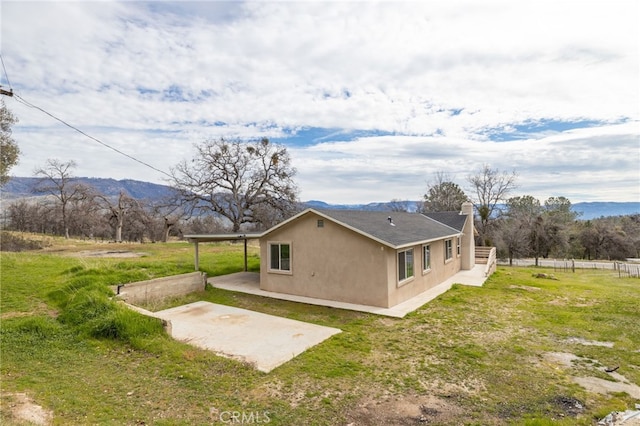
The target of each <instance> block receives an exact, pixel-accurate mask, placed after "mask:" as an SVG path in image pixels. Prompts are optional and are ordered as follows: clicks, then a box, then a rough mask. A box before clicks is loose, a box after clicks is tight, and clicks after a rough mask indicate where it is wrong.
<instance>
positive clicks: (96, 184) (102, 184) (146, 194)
mask: <svg viewBox="0 0 640 426" xmlns="http://www.w3.org/2000/svg"><path fill="white" fill-rule="evenodd" d="M40 181H41V178H35V177H12V178H11V179H10V180H9V182H7V184H6V185H4V186H3V187H2V189H1V190H0V194H2V199H3V200H7V199H15V198H23V197H35V196H38V195H42V194H39V193H37V192H36V191H35V190H34V188H35V186H36V185H37V184H38V183H39V182H40ZM72 181H73V182H79V183H83V184H85V185H88V186H92V187H93V188H95V189H96V191H98V192H100V193H101V194H103V195H106V196H107V197H112V196H118V195H119V194H120V191H124V192H125V193H126V194H127V195H129V196H130V197H132V198H135V199H138V200H154V199H160V198H163V197H165V196H167V195H169V194H170V193H171V187H169V186H167V185H158V184H155V183H150V182H142V181H139V180H131V179H123V180H115V179H102V178H85V177H79V178H74V179H72Z"/></svg>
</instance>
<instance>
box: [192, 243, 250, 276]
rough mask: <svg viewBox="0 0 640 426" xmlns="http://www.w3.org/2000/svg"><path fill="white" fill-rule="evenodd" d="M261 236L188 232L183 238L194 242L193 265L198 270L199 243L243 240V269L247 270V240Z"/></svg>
mask: <svg viewBox="0 0 640 426" xmlns="http://www.w3.org/2000/svg"><path fill="white" fill-rule="evenodd" d="M260 237H262V233H259V234H256V233H253V234H252V233H244V234H190V235H185V236H184V238H186V239H187V240H189V242H190V243H193V244H194V247H195V267H196V271H199V270H200V254H199V249H198V244H199V243H213V242H220V241H239V240H243V241H244V270H245V272H246V271H247V240H256V239H259V238H260Z"/></svg>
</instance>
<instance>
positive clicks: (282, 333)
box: [152, 302, 341, 373]
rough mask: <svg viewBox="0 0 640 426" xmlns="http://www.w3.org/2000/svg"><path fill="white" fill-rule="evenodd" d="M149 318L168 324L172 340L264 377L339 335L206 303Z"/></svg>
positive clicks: (167, 310)
mask: <svg viewBox="0 0 640 426" xmlns="http://www.w3.org/2000/svg"><path fill="white" fill-rule="evenodd" d="M152 315H153V316H154V317H157V318H161V319H164V320H166V321H170V323H171V335H172V337H173V338H175V339H177V340H181V341H183V342H187V343H189V344H192V345H194V346H197V347H199V348H202V349H208V350H211V351H214V352H216V353H217V354H219V355H222V356H225V357H228V358H233V359H237V360H240V361H244V362H247V363H250V364H253V365H255V367H256V368H257V369H258V370H260V371H263V372H265V373H268V372H269V371H271V370H273V369H274V368H276V367H278V366H280V365H282V364H284V363H285V362H287V361H289V360H291V359H293V358H294V357H296V356H298V355H299V354H301V353H302V352H304V351H305V350H307V349H309V348H311V347H312V346H315V345H317V344H319V343H321V342H322V341H324V340H326V339H328V338H329V337H331V336H333V335H334V334H337V333H340V332H341V330H339V329H337V328H330V327H324V326H319V325H315V324H310V323H306V322H302V321H295V320H290V319H287V318H281V317H276V316H273V315H266V314H263V313H260V312H253V311H249V310H246V309H240V308H234V307H231V306H225V305H217V304H214V303H210V302H195V303H190V304H188V305H183V306H178V307H175V308H171V309H166V310H164V311H158V312H154V313H153V314H152Z"/></svg>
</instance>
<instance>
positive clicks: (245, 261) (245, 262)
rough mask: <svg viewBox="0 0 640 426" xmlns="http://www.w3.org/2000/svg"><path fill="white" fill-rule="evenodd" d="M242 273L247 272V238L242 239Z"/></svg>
mask: <svg viewBox="0 0 640 426" xmlns="http://www.w3.org/2000/svg"><path fill="white" fill-rule="evenodd" d="M244 271H245V272H247V271H248V268H247V238H246V237H245V238H244Z"/></svg>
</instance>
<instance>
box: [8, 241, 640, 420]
mask: <svg viewBox="0 0 640 426" xmlns="http://www.w3.org/2000/svg"><path fill="white" fill-rule="evenodd" d="M92 249H99V250H107V249H113V250H132V251H136V252H141V253H145V255H144V256H142V257H138V258H127V259H123V258H87V257H77V256H72V254H73V253H74V252H78V251H81V250H92ZM242 253H243V247H242V245H228V244H211V245H208V244H207V245H201V250H200V264H201V267H202V269H203V270H205V271H206V272H207V273H208V274H209V275H211V276H212V275H219V274H223V273H229V272H234V271H239V270H241V269H242V265H243V260H242V256H243V254H242ZM1 256H2V257H1V259H0V260H1V262H2V263H1V278H0V279H1V286H0V297H1V300H0V311H1V314H2V321H1V323H0V332H1V333H0V338H1V340H0V344H1V359H0V373H1V376H2V381H1V386H2V414H1V417H0V421H1V422H2V423H3V424H15V423H19V422H18V421H17V420H16V419H15V416H13V415H12V412H11V406H12V405H15V394H16V393H19V392H24V393H27V394H28V395H29V396H30V397H31V398H32V399H33V400H34V401H35V402H36V403H37V404H39V405H41V406H42V407H44V408H45V409H48V410H52V411H53V414H54V419H53V423H54V424H96V423H99V424H158V425H163V424H166V425H173V424H185V425H190V424H211V423H214V421H216V420H217V421H218V424H224V423H227V424H240V423H241V421H242V420H243V419H244V421H245V423H248V424H251V423H252V424H259V423H263V424H264V423H267V422H268V423H269V424H274V425H301V424H305V425H314V424H315V425H346V424H349V423H353V424H354V425H383V424H394V425H395V424H398V425H404V424H406V425H411V424H473V425H491V424H495V425H501V424H527V425H547V424H561V425H562V424H564V425H576V424H577V425H591V424H593V421H594V420H596V419H599V418H601V417H604V416H605V415H606V414H607V413H609V412H610V411H613V410H625V409H630V408H633V407H634V404H635V403H636V402H638V401H636V400H634V398H632V397H631V396H629V395H628V394H625V393H620V392H618V393H613V394H599V393H596V392H592V391H587V390H585V389H584V388H582V387H580V386H578V385H577V384H575V383H574V381H573V380H572V376H593V377H599V378H603V379H608V380H612V379H611V377H609V375H607V374H606V373H604V372H603V371H601V369H602V368H601V367H603V366H619V369H618V370H617V372H618V373H620V374H622V375H624V376H625V377H626V379H627V380H628V381H629V382H631V383H635V384H640V308H639V306H640V280H638V279H633V278H622V279H621V278H618V277H617V276H616V275H614V274H612V273H611V272H610V271H609V272H607V271H594V270H585V271H580V270H578V271H576V273H571V272H568V273H557V272H556V273H555V276H556V277H557V278H558V280H550V279H540V278H534V277H533V273H534V272H535V273H538V272H545V270H544V269H533V268H506V267H501V268H499V269H498V272H497V273H495V274H494V275H493V276H492V277H491V278H490V279H489V280H488V281H487V282H486V284H485V285H484V287H482V288H476V287H465V286H459V285H455V286H454V287H453V288H452V289H451V290H450V291H449V292H447V293H445V294H444V295H442V296H440V297H439V298H437V299H436V300H434V301H432V302H430V303H429V304H427V305H425V306H423V307H422V308H421V309H419V310H417V311H416V312H414V313H412V314H409V315H408V316H407V317H406V318H403V319H394V318H387V317H381V316H376V315H371V314H365V313H358V312H352V311H342V310H339V309H333V308H325V307H320V306H310V305H304V304H297V303H292V302H286V301H281V300H273V299H267V298H262V297H258V296H252V295H245V294H239V293H232V292H227V291H223V290H219V289H208V290H207V291H204V292H201V293H198V294H192V295H189V296H187V297H183V298H180V299H177V300H169V301H166V302H165V303H163V304H162V305H160V304H156V306H153V307H152V308H153V309H160V308H166V307H169V306H175V305H178V304H183V303H187V302H192V301H196V300H207V301H211V302H214V303H221V304H225V305H231V306H236V307H241V308H246V309H252V310H255V311H259V312H264V313H267V314H273V315H279V316H283V317H287V318H292V319H296V320H301V321H307V322H311V323H315V324H320V325H325V326H330V327H336V328H340V329H341V330H343V333H341V334H338V335H336V336H333V337H331V338H330V339H329V340H327V341H325V342H323V343H321V344H320V345H317V346H315V347H313V348H311V349H309V350H308V351H306V352H305V353H303V354H301V355H299V356H298V357H296V358H294V359H293V360H292V361H290V362H288V363H286V364H284V365H282V366H281V367H278V368H277V369H275V370H274V371H272V372H271V373H269V374H264V373H260V372H258V371H256V370H254V369H252V368H251V367H250V366H247V365H244V364H242V363H239V362H236V361H232V360H229V359H225V358H222V357H218V356H216V355H214V354H212V353H209V352H207V351H203V350H199V349H197V348H194V347H192V346H189V345H186V344H183V343H180V342H175V341H173V340H172V339H170V338H168V337H167V336H166V335H165V334H164V333H163V331H162V329H161V327H159V324H158V323H157V322H155V321H153V320H149V319H147V318H145V317H142V316H140V315H139V314H137V313H132V312H129V311H126V312H124V311H122V310H121V309H120V307H118V306H114V304H112V303H111V302H110V300H109V298H108V295H107V293H106V290H107V289H108V286H109V285H114V284H118V283H125V282H131V281H136V280H142V279H149V278H156V277H161V276H166V275H171V274H177V273H185V272H191V271H192V270H193V246H192V245H189V244H186V243H167V244H145V245H139V244H138V245H125V244H123V245H117V246H113V247H112V246H111V245H109V246H107V245H92V244H89V243H81V242H77V243H69V242H56V244H54V246H53V247H50V248H48V249H46V250H41V251H31V252H22V253H2V255H1ZM249 266H250V269H251V270H254V271H257V270H258V268H259V259H258V253H257V249H256V248H255V247H254V248H251V251H250V257H249ZM546 272H549V273H553V271H546ZM577 338H580V339H584V340H585V341H594V342H611V343H613V347H606V346H596V345H585V344H580V343H578V342H579V341H578V340H576V339H577ZM548 353H571V354H574V355H576V356H579V357H581V358H580V360H581V362H577V363H574V364H573V365H572V366H571V367H570V368H568V367H562V366H560V365H558V364H556V363H553V362H550V361H549V360H548V359H547V358H546V357H545V354H548ZM234 416H235V417H234ZM420 416H422V420H423V421H422V422H421V421H420ZM214 424H215V423H214Z"/></svg>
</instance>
